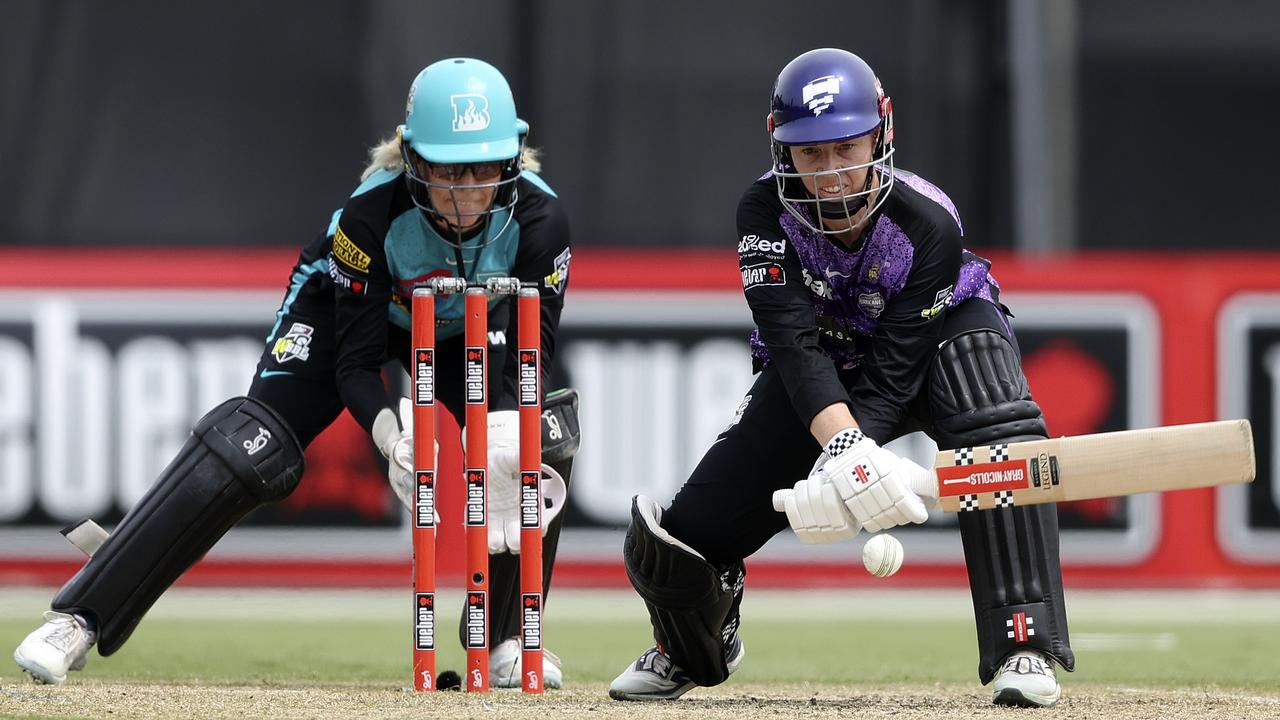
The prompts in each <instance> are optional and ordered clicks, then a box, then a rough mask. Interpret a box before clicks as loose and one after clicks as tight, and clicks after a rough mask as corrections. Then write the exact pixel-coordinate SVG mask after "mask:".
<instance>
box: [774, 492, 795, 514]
mask: <svg viewBox="0 0 1280 720" xmlns="http://www.w3.org/2000/svg"><path fill="white" fill-rule="evenodd" d="M793 492H795V490H774V491H773V509H774V510H777V511H778V512H786V511H787V498H788V497H790V495H791V493H793Z"/></svg>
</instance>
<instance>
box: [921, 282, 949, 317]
mask: <svg viewBox="0 0 1280 720" xmlns="http://www.w3.org/2000/svg"><path fill="white" fill-rule="evenodd" d="M955 287H956V286H955V285H948V286H946V287H944V288H942V289H941V290H939V291H938V292H937V294H935V295H934V296H933V305H932V306H931V307H927V308H925V309H924V310H921V311H920V317H924V318H931V317H933V316H935V315H937V314H938V313H940V312H942V311H943V310H945V309H946V307H947V305H950V304H951V294H952V292H954V290H955Z"/></svg>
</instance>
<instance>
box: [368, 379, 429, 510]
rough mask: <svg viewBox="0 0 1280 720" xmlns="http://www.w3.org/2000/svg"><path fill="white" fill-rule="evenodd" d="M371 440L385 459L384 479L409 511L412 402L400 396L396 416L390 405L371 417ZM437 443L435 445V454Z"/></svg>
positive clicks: (412, 483)
mask: <svg viewBox="0 0 1280 720" xmlns="http://www.w3.org/2000/svg"><path fill="white" fill-rule="evenodd" d="M372 435H373V442H374V444H375V445H377V446H378V450H379V451H381V452H382V456H383V457H385V458H386V459H387V482H388V483H390V485H391V489H392V490H394V491H395V493H396V497H398V498H400V502H401V503H404V506H405V509H407V510H408V511H409V512H413V503H414V499H415V498H414V495H415V491H414V481H413V477H414V468H413V402H412V401H410V400H409V398H400V417H399V421H397V419H396V414H395V413H393V412H392V411H391V408H385V409H383V410H382V412H380V413H378V416H377V417H376V418H374V420H373V433H372ZM439 454H440V445H439V443H437V444H436V456H437V457H438V456H439ZM437 514H438V513H437Z"/></svg>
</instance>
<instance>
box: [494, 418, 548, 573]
mask: <svg viewBox="0 0 1280 720" xmlns="http://www.w3.org/2000/svg"><path fill="white" fill-rule="evenodd" d="M488 435H489V456H488V459H489V553H490V554H494V555H496V554H498V553H506V552H509V553H513V554H519V552H520V412H519V411H518V410H495V411H493V412H491V413H489V423H488ZM541 467H542V496H543V498H544V507H543V510H542V532H543V534H544V535H545V534H546V532H547V526H548V525H550V524H551V521H552V520H554V519H555V518H556V516H557V515H559V514H560V510H561V509H562V508H563V507H564V502H565V496H566V486H565V483H564V478H562V477H560V474H559V473H557V472H556V471H555V470H553V469H552V468H551V467H550V466H548V465H545V464H544V465H542V466H541Z"/></svg>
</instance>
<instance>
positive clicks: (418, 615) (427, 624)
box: [413, 593, 436, 650]
mask: <svg viewBox="0 0 1280 720" xmlns="http://www.w3.org/2000/svg"><path fill="white" fill-rule="evenodd" d="M414 605H415V606H416V607H415V611H414V622H413V636H414V639H413V646H414V647H415V648H417V649H419V650H435V649H436V594H435V593H416V594H415V595H414Z"/></svg>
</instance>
